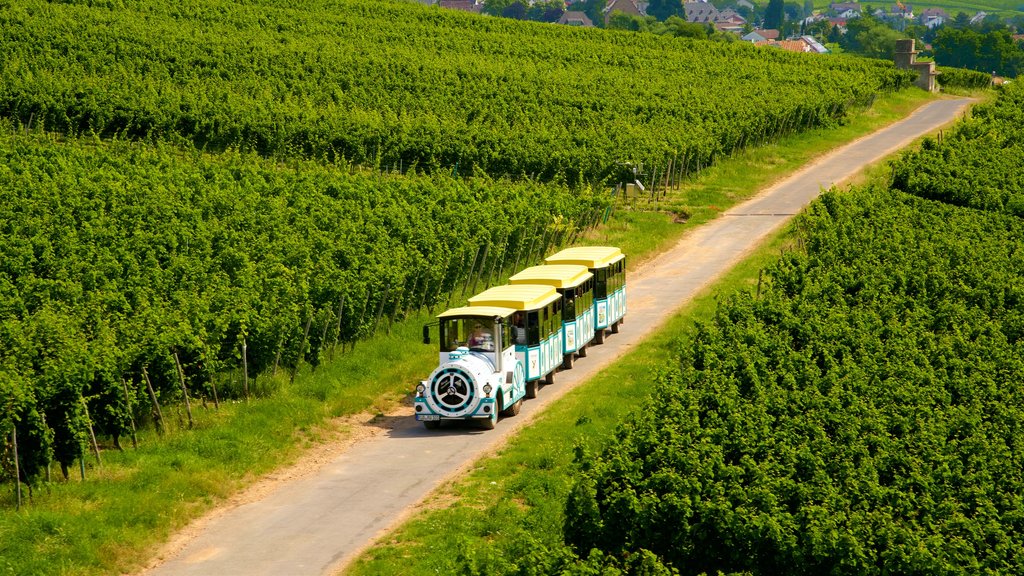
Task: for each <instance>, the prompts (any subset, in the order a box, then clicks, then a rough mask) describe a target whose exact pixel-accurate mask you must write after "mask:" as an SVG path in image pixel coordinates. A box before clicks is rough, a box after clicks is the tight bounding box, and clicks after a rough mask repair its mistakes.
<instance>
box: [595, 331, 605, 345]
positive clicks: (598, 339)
mask: <svg viewBox="0 0 1024 576" xmlns="http://www.w3.org/2000/svg"><path fill="white" fill-rule="evenodd" d="M594 343H595V344H604V329H603V328H599V329H598V330H597V332H594Z"/></svg>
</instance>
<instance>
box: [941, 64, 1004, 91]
mask: <svg viewBox="0 0 1024 576" xmlns="http://www.w3.org/2000/svg"><path fill="white" fill-rule="evenodd" d="M936 69H937V70H938V72H939V75H938V76H937V77H936V80H938V82H939V85H940V86H942V88H943V89H947V88H964V89H968V90H971V89H974V90H977V89H981V88H988V87H989V86H991V85H992V76H990V75H989V74H986V73H985V72H978V71H975V70H967V69H964V68H949V67H946V66H938V67H937V68H936Z"/></svg>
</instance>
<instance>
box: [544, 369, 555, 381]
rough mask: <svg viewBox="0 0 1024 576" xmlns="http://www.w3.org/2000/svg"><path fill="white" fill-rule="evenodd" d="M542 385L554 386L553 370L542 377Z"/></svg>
mask: <svg viewBox="0 0 1024 576" xmlns="http://www.w3.org/2000/svg"><path fill="white" fill-rule="evenodd" d="M544 383H545V384H554V383H555V371H554V370H552V371H551V372H548V375H547V376H545V377H544Z"/></svg>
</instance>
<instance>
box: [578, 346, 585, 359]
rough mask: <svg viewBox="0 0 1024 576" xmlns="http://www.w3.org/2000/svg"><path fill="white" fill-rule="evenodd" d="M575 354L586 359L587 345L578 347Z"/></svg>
mask: <svg viewBox="0 0 1024 576" xmlns="http://www.w3.org/2000/svg"><path fill="white" fill-rule="evenodd" d="M577 352H579V355H580V358H586V357H587V345H586V344H584V345H583V346H580V349H579V350H577Z"/></svg>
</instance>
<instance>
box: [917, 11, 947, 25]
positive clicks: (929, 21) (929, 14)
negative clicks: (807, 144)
mask: <svg viewBox="0 0 1024 576" xmlns="http://www.w3.org/2000/svg"><path fill="white" fill-rule="evenodd" d="M919 20H920V22H921V25H922V26H926V27H928V28H935V27H937V26H942V25H943V24H945V23H946V21H947V20H949V14H947V13H946V11H945V10H943V9H942V8H925V9H924V10H922V11H921V16H919Z"/></svg>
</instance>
